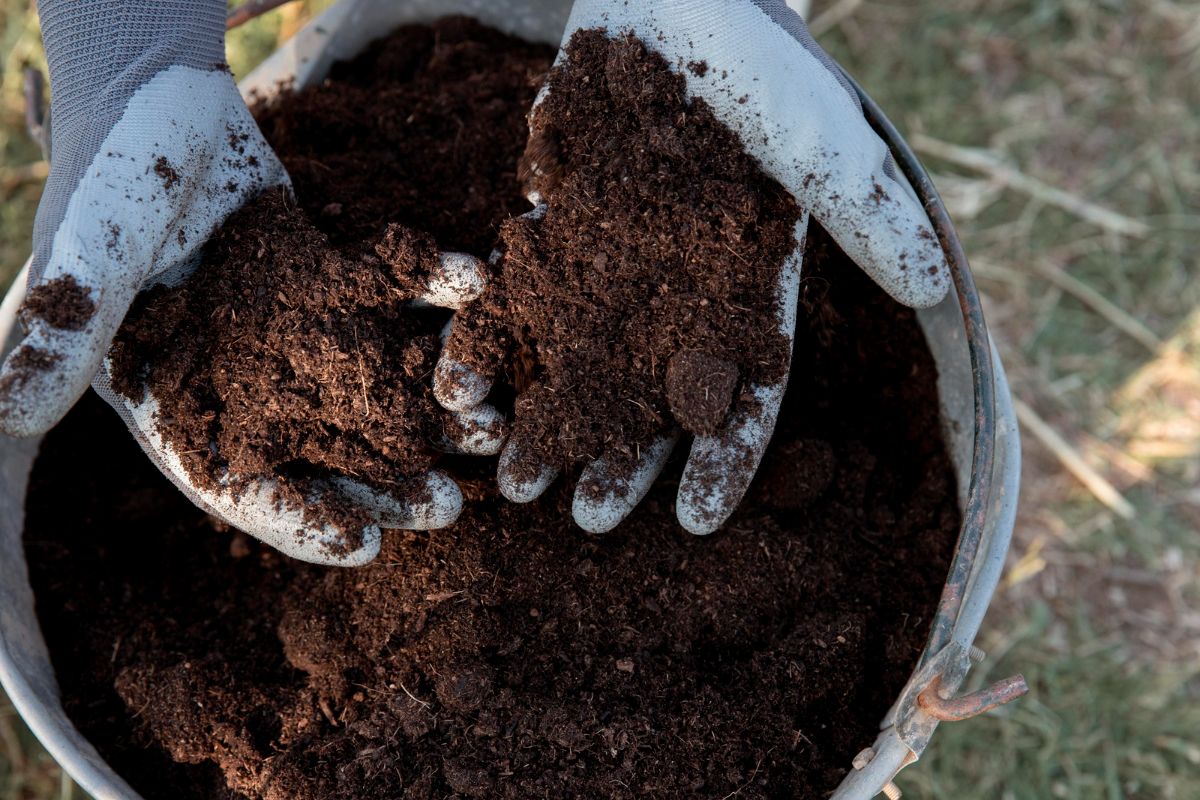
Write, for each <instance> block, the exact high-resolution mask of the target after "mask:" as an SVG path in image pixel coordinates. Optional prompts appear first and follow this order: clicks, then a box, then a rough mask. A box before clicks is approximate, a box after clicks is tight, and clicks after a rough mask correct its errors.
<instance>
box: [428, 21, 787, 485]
mask: <svg viewBox="0 0 1200 800" xmlns="http://www.w3.org/2000/svg"><path fill="white" fill-rule="evenodd" d="M566 52H567V60H566V61H565V62H564V63H562V64H560V65H559V66H557V67H555V68H554V69H553V70H552V71H551V73H550V78H549V83H550V94H549V96H548V98H547V99H546V100H545V101H544V103H543V104H542V105H541V106H539V108H538V110H537V112H536V114H535V117H534V125H535V126H536V128H537V129H536V130H535V131H534V132H533V135H532V136H531V138H530V143H529V146H528V149H527V150H526V153H525V155H524V158H523V162H522V169H523V174H524V176H525V177H526V179H527V182H528V186H527V188H529V189H532V190H533V191H535V192H537V193H538V194H540V195H541V197H542V199H543V200H545V201H546V202H547V204H548V207H547V209H546V212H545V215H544V216H542V217H540V218H539V217H537V216H536V215H535V216H528V217H525V218H521V219H514V220H510V221H508V222H506V223H505V224H504V225H503V226H502V228H501V242H502V245H501V247H502V249H503V258H502V259H501V260H500V261H499V263H498V265H497V267H496V270H495V275H494V276H493V281H492V283H491V285H490V286H489V288H488V291H487V292H485V294H484V296H483V297H481V298H480V300H479V301H477V303H475V304H474V305H473V306H471V307H469V308H468V309H467V311H466V312H465V313H460V314H459V316H458V318H457V320H456V322H455V336H454V337H453V338H452V339H451V342H450V344H449V348H450V353H451V355H453V356H454V357H455V358H456V359H457V360H459V361H462V362H465V363H467V364H470V365H472V366H474V367H476V368H478V369H479V370H480V371H482V372H485V373H494V372H502V373H505V374H506V375H507V376H508V378H509V381H510V382H513V381H514V380H515V378H514V376H516V375H517V374H519V373H521V372H522V371H525V372H530V371H531V372H532V375H531V381H530V385H529V386H528V388H526V389H525V390H524V391H523V392H522V393H521V395H520V397H519V398H518V400H517V407H516V415H515V416H516V419H515V422H514V433H513V437H514V440H515V441H516V442H518V443H520V444H522V445H523V447H522V449H523V450H524V451H527V452H532V453H535V454H537V455H539V456H540V457H541V460H542V461H545V462H549V463H553V464H556V465H562V466H566V465H569V464H572V463H578V462H581V461H587V460H591V459H594V458H596V457H598V456H600V455H601V454H604V453H607V454H608V455H609V456H610V457H611V458H613V459H614V460H620V459H621V458H622V456H623V455H624V456H626V457H630V458H631V457H632V456H633V454H634V453H635V452H636V450H637V448H638V446H639V445H646V444H648V443H649V442H650V441H651V440H652V439H653V438H654V436H655V434H660V433H662V432H664V430H665V429H666V428H668V427H670V426H671V425H672V424H673V423H672V421H671V418H672V416H674V421H675V422H677V423H679V424H681V425H682V426H684V427H685V428H687V429H689V430H690V431H692V432H693V433H700V434H709V433H712V432H713V431H714V430H715V429H716V428H717V427H718V426H719V423H720V422H721V420H723V419H724V417H725V412H726V411H727V410H728V408H729V406H730V404H731V403H732V402H734V400H735V399H736V397H735V396H736V395H737V393H738V392H735V391H734V389H733V388H732V387H731V386H730V385H729V384H730V383H734V384H736V386H737V388H738V390H739V391H744V390H745V389H746V388H747V387H748V385H749V384H752V383H772V382H777V381H779V380H781V379H782V378H783V377H784V375H785V373H786V370H787V365H788V357H789V356H788V342H787V339H786V337H784V336H783V335H782V334H781V333H780V332H779V330H778V326H777V323H776V319H777V313H778V311H779V309H778V303H777V288H776V287H777V284H778V281H779V276H780V272H781V270H782V269H783V266H784V262H785V260H786V258H787V257H788V256H789V255H790V254H791V253H792V252H793V251H794V250H795V248H796V246H797V243H796V239H795V235H794V233H795V232H794V229H795V225H796V222H797V220H798V218H799V215H800V210H799V209H798V208H797V206H796V205H795V202H794V201H793V199H792V198H791V196H790V195H789V194H788V193H787V192H786V191H784V189H783V188H782V187H781V186H779V184H778V183H776V182H775V181H773V180H771V179H770V178H768V177H767V176H766V175H764V174H763V172H762V170H761V169H760V168H759V166H758V165H757V163H756V162H755V161H754V160H753V159H752V158H751V157H750V156H748V155H746V153H745V152H744V148H743V147H742V144H741V142H740V141H739V139H738V137H737V136H736V135H735V134H734V133H733V132H732V131H730V130H729V129H728V128H727V127H726V126H725V125H723V124H722V123H720V122H719V121H718V120H717V119H716V117H715V116H714V115H713V113H712V110H711V109H710V108H709V107H708V105H707V104H706V103H704V102H703V101H702V100H699V99H692V100H689V99H688V98H687V95H686V87H685V82H684V80H683V78H682V77H681V76H679V75H677V74H675V73H673V72H672V71H671V69H670V67H669V66H668V64H667V63H666V62H665V60H664V59H663V58H662V57H661V56H659V55H657V54H652V53H650V52H648V51H647V49H646V47H645V45H644V44H642V43H641V42H640V41H639V40H637V39H636V38H634V37H632V36H627V37H623V38H620V39H616V40H612V39H609V38H608V37H607V36H606V35H605V33H604V32H602V31H597V30H589V31H580V32H578V33H576V34H575V35H574V36H573V37H572V39H571V41H570V43H569V44H568V46H567V48H566ZM686 351H694V353H693V355H692V356H690V357H689V360H690V363H691V364H692V365H693V366H695V365H698V364H699V363H701V361H705V362H706V363H708V364H709V365H711V364H713V363H716V362H722V363H723V365H724V366H722V367H721V369H720V370H719V373H720V376H719V380H717V383H718V384H719V386H715V387H714V386H709V387H708V391H707V392H706V390H705V386H704V385H703V383H704V382H705V381H708V380H709V379H711V378H713V377H714V375H713V372H712V370H702V371H701V372H700V373H697V374H694V375H692V377H693V378H694V380H695V381H696V383H695V384H694V385H693V386H691V387H680V386H678V385H677V386H676V388H675V390H673V391H672V390H670V387H669V385H668V384H669V383H670V376H669V374H668V373H669V372H670V371H671V364H672V363H673V360H674V359H676V358H677V357H679V356H680V354H681V353H683V352H686ZM530 362H532V366H530ZM684 366H685V367H686V365H684ZM684 374H687V373H686V370H685V371H683V372H680V373H678V374H677V375H676V377H677V378H679V377H682V376H683V375H684ZM713 388H718V389H719V391H717V392H713V391H712V389H713ZM718 401H719V405H718Z"/></svg>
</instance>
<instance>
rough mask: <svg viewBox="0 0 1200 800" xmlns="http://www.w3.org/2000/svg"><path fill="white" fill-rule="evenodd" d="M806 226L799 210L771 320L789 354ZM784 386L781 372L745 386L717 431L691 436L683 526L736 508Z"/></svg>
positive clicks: (717, 519) (718, 521)
mask: <svg viewBox="0 0 1200 800" xmlns="http://www.w3.org/2000/svg"><path fill="white" fill-rule="evenodd" d="M807 225H808V215H807V214H802V215H801V218H800V220H799V221H798V222H797V223H796V242H797V247H796V249H795V250H794V251H793V252H792V254H791V255H790V256H789V257H788V259H787V261H786V262H785V263H784V265H783V268H782V269H781V270H780V273H779V283H778V285H777V286H776V297H777V300H778V303H777V305H776V308H777V309H778V312H777V314H778V316H777V319H776V323H777V325H778V327H779V332H780V333H781V334H782V335H783V336H785V337H786V338H787V340H788V352H789V353H790V352H791V343H792V341H794V339H795V335H796V304H797V302H798V301H799V297H800V269H801V264H802V261H803V257H804V239H805V233H806V232H807ZM786 390H787V377H786V376H785V377H784V378H783V380H781V381H779V382H778V383H774V384H769V385H752V386H750V387H749V388H748V389H747V391H745V392H743V394H742V397H741V398H740V399H739V400H738V402H737V404H736V406H735V407H734V410H733V411H732V412H731V414H730V416H729V419H728V420H727V421H726V423H725V426H724V427H723V428H722V429H721V430H720V431H718V432H717V433H716V434H714V435H713V436H698V437H696V440H695V441H694V442H693V443H692V450H691V453H690V454H689V455H688V460H687V465H686V466H685V467H684V470H683V478H682V479H681V480H680V482H679V494H678V495H677V496H676V501H675V513H676V516H677V517H678V518H679V522H680V524H681V525H683V527H684V528H685V529H687V530H688V531H691V532H692V533H695V534H707V533H712V532H713V531H715V530H716V529H717V528H719V527H721V525H722V524H723V523H724V522H725V520H726V519H728V518H729V515H730V514H732V513H733V510H734V509H735V508H737V505H738V503H740V502H741V500H742V497H743V496H744V495H745V494H746V489H748V488H749V487H750V482H751V481H752V480H753V479H754V473H755V472H756V471H757V470H758V465H759V463H760V462H761V461H762V457H763V454H764V453H766V450H767V445H768V444H769V443H770V441H771V434H772V433H774V431H775V420H776V418H777V417H778V416H779V406H780V404H781V403H782V402H783V395H784V392H785V391H786Z"/></svg>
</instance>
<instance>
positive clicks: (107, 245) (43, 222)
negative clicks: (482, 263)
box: [0, 0, 499, 565]
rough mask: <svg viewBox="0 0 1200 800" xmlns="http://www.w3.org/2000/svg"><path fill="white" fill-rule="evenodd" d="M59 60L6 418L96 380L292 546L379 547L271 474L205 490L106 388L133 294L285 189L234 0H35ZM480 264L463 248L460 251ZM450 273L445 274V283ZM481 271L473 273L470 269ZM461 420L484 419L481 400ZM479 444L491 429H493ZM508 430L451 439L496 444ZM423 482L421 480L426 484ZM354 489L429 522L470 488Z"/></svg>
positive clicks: (4, 391)
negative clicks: (242, 83) (233, 58)
mask: <svg viewBox="0 0 1200 800" xmlns="http://www.w3.org/2000/svg"><path fill="white" fill-rule="evenodd" d="M39 5H40V8H39V10H40V15H41V22H42V34H43V39H44V41H45V46H46V55H47V60H48V62H49V65H50V77H51V85H52V90H53V95H52V108H51V115H52V123H53V124H52V136H53V141H52V143H51V155H52V160H53V166H52V168H51V172H50V177H49V180H48V182H47V185H46V190H45V193H44V195H43V198H42V202H41V205H40V207H39V209H38V215H37V220H36V223H35V229H34V256H33V262H32V267H31V274H30V291H29V296H28V299H27V301H26V305H25V307H24V309H23V312H22V321H23V322H24V324H25V326H26V328H27V336H26V338H25V340H24V342H23V343H22V345H21V346H20V347H18V348H17V349H16V350H15V351H14V352H13V354H12V356H11V357H10V358H9V359H8V361H7V362H6V363H5V365H4V368H3V371H2V372H0V430H3V431H4V432H5V433H8V434H10V435H14V436H33V435H37V434H41V433H44V432H45V431H46V430H48V429H49V428H51V427H53V426H54V425H55V424H56V423H57V422H58V421H59V420H60V419H61V418H62V417H63V415H64V414H66V412H67V411H68V409H70V407H71V406H72V405H73V404H74V403H75V401H76V400H77V399H78V398H79V396H80V395H81V394H82V393H83V392H84V391H85V390H86V389H87V387H88V384H89V382H91V381H93V379H95V383H94V385H95V386H96V388H97V390H98V391H99V393H100V394H101V395H102V396H103V397H104V398H105V399H106V400H107V401H108V402H109V403H110V404H112V405H113V406H114V408H116V409H117V411H118V412H119V413H121V415H122V417H123V418H124V419H125V421H126V423H127V424H128V425H129V427H130V430H131V431H132V432H133V433H134V435H135V436H136V437H137V439H138V441H139V442H140V443H141V445H142V447H143V448H144V449H145V450H146V452H147V454H148V455H149V456H150V457H151V459H152V460H154V461H155V463H156V464H157V465H158V466H159V468H160V469H162V470H163V472H164V473H165V474H166V475H167V477H169V478H171V480H172V481H173V482H174V483H175V484H176V485H177V486H179V488H180V489H182V490H183V491H184V493H185V494H187V495H188V496H189V497H190V498H191V499H192V500H193V501H194V502H195V503H196V504H197V505H199V506H200V507H202V508H204V509H205V510H207V511H208V512H209V513H212V514H215V515H217V516H218V517H221V518H223V519H224V520H225V521H227V522H228V523H230V524H231V525H233V526H235V527H237V528H239V529H241V530H243V531H246V532H247V533H250V534H252V535H254V536H256V537H258V538H259V539H262V540H263V541H265V542H267V543H268V544H271V545H273V546H274V547H276V548H278V549H279V550H281V551H283V552H285V553H287V554H289V555H292V556H294V557H297V558H300V559H303V560H306V561H313V562H318V563H336V564H347V565H348V564H359V563H364V562H365V561H369V560H371V559H372V558H374V556H375V554H376V553H377V552H378V550H379V540H380V531H379V525H372V526H370V527H369V528H368V529H367V530H366V531H363V532H362V533H363V534H364V535H363V536H361V539H360V538H359V537H357V536H354V537H346V538H350V539H351V540H353V541H361V545H360V546H358V547H357V549H354V550H353V551H350V552H346V551H345V550H344V548H340V547H338V544H339V543H340V542H341V541H342V540H343V535H344V534H347V533H357V532H344V531H338V530H335V529H333V528H331V527H329V526H327V525H325V524H323V523H320V522H318V521H315V520H313V519H309V518H307V517H306V515H305V513H304V509H302V508H294V507H287V508H284V507H280V506H279V504H278V502H277V501H276V499H275V497H274V492H273V484H272V482H271V481H270V480H269V479H264V480H263V481H262V482H260V483H257V484H254V485H253V486H252V487H251V488H250V489H249V490H247V491H245V492H241V493H239V494H238V495H237V496H236V497H235V496H232V495H230V494H228V493H220V494H218V493H213V492H206V491H201V490H199V489H197V488H196V487H195V486H193V485H192V483H191V482H190V481H189V479H188V477H187V474H186V472H185V471H184V470H183V468H182V465H181V463H180V461H179V459H178V457H177V456H176V455H175V453H174V452H173V451H172V450H171V448H170V446H169V445H167V444H166V443H165V442H164V441H163V440H162V438H161V437H160V436H159V434H158V432H157V429H156V424H155V418H154V411H155V408H156V406H157V404H156V403H155V402H154V398H153V397H149V396H148V397H146V398H144V401H143V402H141V403H140V404H133V403H130V402H128V401H127V400H126V399H125V398H124V397H122V396H120V395H118V394H117V393H116V392H114V391H113V390H112V389H111V386H110V382H109V378H108V374H107V370H106V368H105V367H104V361H105V355H106V353H107V352H108V349H109V346H110V343H111V341H112V339H113V336H114V335H115V333H116V331H117V329H118V327H119V326H120V324H121V321H122V320H123V318H124V317H125V314H126V311H127V310H128V309H129V306H130V303H131V302H132V301H133V299H134V296H135V294H136V293H137V292H138V291H139V290H141V289H142V288H145V287H148V286H150V285H152V284H154V283H158V282H166V283H171V282H173V281H177V280H180V279H182V278H183V277H184V276H185V275H186V273H187V271H188V269H189V267H191V266H193V265H194V264H195V263H196V259H197V257H198V256H199V252H200V248H201V247H202V246H203V244H204V242H205V240H207V239H208V237H209V236H210V234H211V233H212V232H213V231H215V230H216V229H217V228H218V227H219V226H220V225H221V224H222V223H223V222H224V221H225V219H226V218H227V217H228V216H229V215H230V214H231V213H232V212H233V211H235V210H237V209H238V208H239V207H241V206H242V205H243V204H244V203H246V202H247V201H249V200H250V199H253V198H254V197H256V196H257V195H258V194H259V193H261V192H262V191H263V190H264V189H266V188H268V187H271V186H279V185H289V179H288V176H287V173H286V171H285V170H284V168H283V165H282V164H280V162H279V159H278V158H277V157H276V156H275V153H274V152H273V151H272V150H271V148H270V146H269V145H268V144H267V142H266V140H265V139H263V136H262V134H261V133H260V131H259V129H258V127H257V125H256V124H255V122H254V120H253V118H252V117H251V116H250V112H249V110H248V109H247V107H246V104H245V102H244V101H243V100H242V97H241V95H240V94H239V93H238V89H237V86H236V85H235V83H234V80H233V76H232V75H231V74H230V73H229V70H228V68H227V67H226V66H225V50H224V31H225V26H224V23H225V12H226V3H225V2H224V0H157V1H156V2H154V3H147V2H145V1H144V0H91V1H90V2H87V3H81V2H78V0H42V2H41V3H40V4H39ZM466 258H467V259H469V257H466ZM442 261H443V267H444V269H445V274H443V275H440V276H436V278H435V280H434V282H433V284H432V285H431V286H430V287H429V292H428V295H427V297H426V299H427V300H428V301H429V302H433V303H437V304H442V305H455V304H457V303H459V302H462V301H463V300H464V298H466V297H469V296H470V295H471V292H472V291H475V292H477V291H478V290H479V288H480V287H479V286H478V285H475V283H473V282H472V280H471V276H472V275H473V274H474V265H475V264H477V263H478V262H477V261H475V260H474V259H470V262H471V263H467V262H465V261H464V259H463V258H458V257H449V258H444V259H443V260H442ZM439 279H440V280H439ZM476 283H477V282H476ZM466 417H467V418H471V421H472V422H473V423H474V424H473V425H462V426H457V428H460V429H462V430H474V431H476V432H479V431H481V430H482V431H484V434H486V432H487V425H488V424H490V423H491V417H490V416H489V413H488V410H487V409H478V410H475V411H474V412H473V413H471V414H467V415H466ZM485 440H486V441H485ZM498 441H499V440H498V437H490V438H489V436H487V435H480V434H478V433H477V435H476V436H475V440H473V441H464V442H457V443H452V444H455V445H457V446H459V447H460V448H461V449H464V450H469V451H472V452H488V451H489V449H490V450H491V451H492V452H494V451H495V450H496V449H498V446H499V444H498ZM417 483H419V482H417ZM324 491H336V492H342V493H344V494H348V495H349V496H351V497H352V498H353V499H354V500H355V501H356V502H358V503H359V504H361V505H363V506H364V507H366V508H367V509H369V510H370V511H371V512H372V513H373V515H374V516H375V517H376V519H377V520H378V522H379V523H380V524H382V525H383V526H385V527H407V528H436V527H440V526H443V525H447V524H449V523H451V522H453V521H454V519H455V518H456V517H457V516H458V513H459V510H460V508H461V504H462V496H461V493H460V492H459V490H458V487H457V486H456V485H455V484H454V483H453V482H452V481H451V480H450V479H449V478H448V477H446V476H445V475H442V474H440V473H430V474H429V475H428V476H427V478H426V481H425V485H424V486H420V487H415V492H414V495H413V496H412V497H391V496H386V495H382V494H380V493H378V492H374V491H371V490H369V489H367V488H366V487H365V486H362V485H360V484H357V483H355V482H353V481H350V480H348V479H339V480H335V481H331V482H329V484H328V485H327V486H326V487H324Z"/></svg>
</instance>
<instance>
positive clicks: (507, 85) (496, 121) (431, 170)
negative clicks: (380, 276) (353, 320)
mask: <svg viewBox="0 0 1200 800" xmlns="http://www.w3.org/2000/svg"><path fill="white" fill-rule="evenodd" d="M553 60H554V50H553V48H549V47H546V46H544V45H534V44H529V43H526V42H522V41H520V40H518V39H514V38H512V37H509V36H505V35H503V34H501V33H499V32H497V31H495V30H492V29H490V28H485V27H483V26H481V25H480V24H479V23H477V22H474V21H473V20H469V19H464V18H459V17H451V18H447V19H443V20H441V21H439V22H437V23H435V24H434V25H433V26H431V27H430V26H424V25H413V26H407V27H404V28H401V29H399V30H398V31H396V32H395V33H393V34H391V35H390V36H388V37H387V38H386V39H384V40H383V41H382V42H381V43H380V44H378V45H375V46H373V47H372V48H371V49H370V50H369V51H368V52H366V53H364V54H363V55H362V56H360V57H358V58H356V59H354V60H353V61H350V62H348V63H345V64H339V65H337V66H335V67H334V69H333V71H332V73H331V75H330V77H329V79H328V80H326V81H325V83H324V84H322V85H321V86H318V87H314V88H312V89H309V90H306V91H304V92H301V93H300V94H299V95H291V96H288V97H287V99H286V101H285V102H281V103H276V104H274V105H273V106H271V107H268V108H258V109H256V110H255V117H256V118H257V119H258V123H259V126H260V127H261V128H262V131H263V133H264V134H265V135H266V137H267V140H268V141H269V142H270V143H271V145H272V146H273V147H274V148H275V150H276V152H277V153H278V154H279V156H280V159H281V160H282V161H283V164H284V166H286V167H287V170H288V173H289V174H290V175H291V176H292V183H293V185H294V187H295V190H296V197H297V198H299V202H300V204H301V207H302V208H303V209H304V211H305V212H306V213H307V214H308V216H309V217H310V218H311V219H312V220H313V221H314V222H315V223H316V224H317V226H318V227H320V228H321V230H323V231H324V232H325V233H327V234H329V236H330V238H331V239H332V241H333V243H334V244H336V245H339V246H340V245H346V246H351V247H359V246H361V245H362V243H363V242H367V243H373V242H374V241H375V240H376V239H377V238H378V236H379V232H380V231H381V230H383V229H384V228H385V227H386V226H387V224H388V223H398V224H400V225H404V226H408V227H413V228H417V229H419V230H421V231H424V232H426V233H428V234H430V235H431V236H432V237H433V238H434V239H435V240H436V241H437V243H438V245H439V246H440V247H441V248H442V249H443V250H453V251H460V252H465V253H471V254H472V255H475V256H478V257H480V258H487V256H488V254H489V253H490V252H491V249H492V245H493V244H494V243H495V241H496V234H497V231H498V230H499V227H500V223H501V222H502V221H504V220H505V219H507V218H508V217H510V216H513V215H516V214H520V213H522V212H523V211H525V210H526V208H528V205H529V204H528V203H527V202H526V201H525V200H524V198H523V197H522V195H521V192H520V188H519V184H518V183H517V161H518V157H519V156H520V154H521V151H522V149H523V148H524V147H525V142H526V139H527V138H528V128H527V126H526V123H525V115H526V113H527V112H528V110H529V107H530V105H532V103H533V98H534V96H535V95H536V94H537V90H538V87H539V86H541V83H542V80H543V78H544V77H545V75H546V70H547V69H549V68H550V63H551V62H552V61H553ZM383 187H386V191H381V188H383ZM366 249H367V250H368V251H370V249H371V248H370V247H367V248H366Z"/></svg>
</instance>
